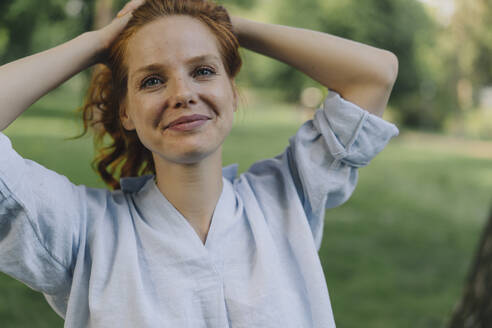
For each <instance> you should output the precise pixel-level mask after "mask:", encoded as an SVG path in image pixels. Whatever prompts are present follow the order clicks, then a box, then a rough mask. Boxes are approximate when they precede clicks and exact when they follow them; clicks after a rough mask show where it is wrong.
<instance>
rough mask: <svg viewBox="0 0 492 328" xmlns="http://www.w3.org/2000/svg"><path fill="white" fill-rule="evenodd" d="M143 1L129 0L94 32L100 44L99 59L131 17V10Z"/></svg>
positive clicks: (101, 59)
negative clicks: (109, 21)
mask: <svg viewBox="0 0 492 328" xmlns="http://www.w3.org/2000/svg"><path fill="white" fill-rule="evenodd" d="M144 2H145V0H131V1H129V2H128V3H127V4H126V5H125V6H124V7H123V8H122V9H121V10H120V12H119V13H118V15H117V16H116V17H115V18H114V19H113V20H112V21H111V23H109V24H108V25H106V26H105V27H103V28H101V29H99V30H97V31H95V32H94V34H95V35H96V36H97V37H98V38H99V40H100V44H101V56H99V57H100V58H99V61H104V60H105V54H106V53H107V52H108V50H109V49H110V47H111V45H112V44H113V42H114V41H115V40H116V38H117V37H118V35H120V33H121V32H122V31H123V29H124V28H125V26H126V24H127V23H128V21H129V20H130V19H131V18H132V12H133V11H134V10H135V9H137V8H138V7H140V6H141V5H142V4H144Z"/></svg>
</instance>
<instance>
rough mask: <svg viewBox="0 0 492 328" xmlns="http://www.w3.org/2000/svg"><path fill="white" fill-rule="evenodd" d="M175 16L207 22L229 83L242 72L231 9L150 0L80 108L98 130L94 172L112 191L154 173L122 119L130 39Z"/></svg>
mask: <svg viewBox="0 0 492 328" xmlns="http://www.w3.org/2000/svg"><path fill="white" fill-rule="evenodd" d="M171 15H188V16H191V17H193V18H196V19H199V20H200V21H202V22H203V23H205V24H206V25H207V26H208V27H209V28H210V30H211V31H212V32H213V33H214V35H215V36H216V38H217V40H218V42H219V51H220V54H221V57H222V61H223V64H224V67H225V69H226V71H227V74H228V75H229V77H230V78H234V77H235V76H236V75H237V73H238V72H239V70H240V68H241V57H240V56H239V51H238V48H239V42H238V40H237V38H236V36H235V35H234V33H233V28H232V23H231V20H230V17H229V14H228V13H227V11H226V9H225V8H224V7H222V6H220V5H217V4H215V3H213V2H211V1H207V0H146V2H145V3H144V4H143V5H141V6H140V7H138V8H137V9H136V10H135V11H134V12H133V17H132V18H131V19H130V21H129V22H128V24H127V26H126V27H125V29H124V30H123V32H122V33H121V34H120V36H119V37H118V39H117V40H116V41H115V42H114V43H113V44H112V46H111V48H110V49H109V56H108V59H107V62H106V64H104V65H103V64H100V65H98V66H97V67H96V69H95V70H94V73H93V76H92V80H91V82H90V85H89V89H88V91H87V96H86V99H85V101H84V104H83V106H82V108H81V111H82V117H83V122H84V132H83V134H85V133H87V131H88V129H89V128H93V130H94V143H95V148H96V156H95V158H94V160H93V167H94V169H95V170H96V171H97V173H98V174H99V175H100V176H101V178H102V179H103V181H104V182H105V183H106V184H107V185H109V186H110V187H111V188H114V189H119V188H120V183H119V180H120V178H122V177H130V176H140V175H143V174H155V168H154V162H153V159H152V154H151V152H150V151H149V150H148V149H147V148H145V147H144V146H143V145H142V143H141V142H140V140H139V139H138V137H137V134H136V132H135V131H128V130H126V129H125V128H124V127H123V125H122V123H121V120H120V115H121V112H120V110H121V108H122V106H121V105H122V103H123V101H124V99H125V97H126V93H127V83H128V68H127V66H126V64H125V57H126V53H127V44H128V41H129V39H130V38H131V37H132V36H133V35H134V34H135V33H136V32H137V31H138V30H139V29H140V28H142V27H143V26H145V25H146V24H149V23H150V22H152V21H154V20H157V19H160V18H163V17H166V16H171Z"/></svg>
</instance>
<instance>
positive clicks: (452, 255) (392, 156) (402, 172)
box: [0, 104, 492, 328]
mask: <svg viewBox="0 0 492 328" xmlns="http://www.w3.org/2000/svg"><path fill="white" fill-rule="evenodd" d="M40 112H42V115H36V114H35V113H36V112H35V109H32V110H30V112H29V114H28V115H26V116H25V117H22V118H20V119H19V120H18V121H16V122H15V123H14V124H13V125H12V126H11V127H10V128H9V129H8V130H7V135H9V136H10V137H11V140H12V143H13V145H14V147H15V149H16V150H17V151H18V152H19V153H20V154H22V155H23V156H24V157H26V158H30V159H33V160H35V161H37V162H39V163H41V164H43V165H45V166H47V167H49V168H50V169H53V170H55V171H57V172H59V173H60V174H64V175H66V176H68V177H69V178H70V179H71V180H72V181H73V182H74V183H77V184H79V183H82V184H86V185H89V186H93V187H102V186H103V185H102V183H101V181H100V180H99V179H98V177H97V176H96V175H95V173H94V172H93V171H92V170H91V169H90V159H91V158H92V154H93V151H92V141H91V139H90V138H87V137H85V138H82V139H77V140H64V138H67V137H71V136H74V135H76V134H78V133H79V132H80V131H81V130H80V124H78V123H76V122H75V121H74V120H73V118H72V115H70V114H67V113H64V114H62V115H59V114H58V113H59V112H60V111H58V112H57V111H56V110H55V111H49V110H46V111H40ZM301 124H302V122H300V121H299V120H298V115H297V112H296V110H295V108H294V107H292V106H287V105H279V104H268V106H265V107H264V109H259V108H256V106H253V107H251V108H248V109H245V108H243V109H241V110H240V112H239V114H238V119H237V122H236V124H235V127H234V128H233V131H232V133H231V135H230V136H229V138H228V139H227V141H226V143H225V144H224V165H228V164H231V163H239V165H240V167H239V171H240V172H242V171H244V170H246V169H247V168H248V167H249V166H250V165H251V164H252V163H254V162H255V161H257V160H260V159H263V158H268V157H273V156H275V155H277V154H279V153H280V152H282V151H283V150H284V149H285V147H286V146H287V144H288V138H289V137H290V136H291V135H293V134H294V133H295V131H296V130H297V129H298V128H299V126H300V125H301ZM415 136H418V138H415ZM442 140H443V137H441V136H439V135H432V134H419V133H402V135H401V136H399V137H398V138H395V139H394V140H392V141H391V143H390V144H389V145H388V147H387V148H385V150H384V151H383V152H382V153H381V154H380V155H378V156H377V157H376V158H375V159H374V160H373V161H372V163H371V164H370V165H369V166H368V167H366V168H363V169H361V170H360V179H359V185H358V187H357V189H356V191H355V192H354V194H353V196H352V198H351V199H350V200H349V201H348V202H347V203H346V204H344V205H342V206H340V207H338V208H336V209H330V210H328V211H327V214H326V219H325V229H324V239H323V244H322V247H321V250H320V253H319V254H320V259H321V263H322V265H323V269H324V272H325V275H326V280H327V283H328V288H329V291H330V296H331V300H332V305H333V311H334V315H335V320H336V322H337V325H338V326H339V327H347V328H350V327H353V328H356V327H357V328H358V327H365V328H376V327H377V328H386V327H388V328H390V327H391V328H393V327H399V328H404V327H412V328H414V327H429V328H430V327H432V328H435V327H441V326H443V325H444V324H445V322H446V320H447V318H448V317H449V315H450V312H451V311H452V309H453V307H454V305H455V303H456V301H457V300H458V298H459V296H460V293H461V290H462V286H463V280H464V279H465V276H466V273H467V270H468V267H469V264H470V262H471V260H472V256H473V253H474V249H475V247H476V244H477V242H478V239H479V236H480V232H481V228H482V226H483V224H484V221H485V218H486V216H487V212H488V209H489V205H490V204H491V201H492V197H491V196H492V195H491V190H492V144H485V147H482V148H481V149H485V150H486V149H487V145H488V146H490V147H488V149H489V150H490V156H488V155H487V154H486V151H485V152H484V151H482V152H477V153H472V154H470V152H467V151H465V150H466V149H467V148H466V147H468V146H470V145H472V144H474V143H473V142H472V141H470V142H467V141H462V142H461V143H459V145H460V147H449V146H447V147H443V146H442V142H441V141H442ZM446 140H447V139H446ZM446 145H449V143H446ZM481 145H482V146H483V145H484V144H483V143H482V144H481ZM484 153H485V154H484ZM62 325H63V323H62V320H61V319H59V318H58V317H57V315H56V314H54V312H53V311H52V310H51V309H50V308H49V307H48V305H47V304H46V302H45V301H44V299H43V297H42V295H41V294H39V293H36V292H34V291H32V290H30V289H29V288H27V287H25V286H23V285H22V284H20V283H18V282H16V281H15V280H13V279H11V278H9V277H7V276H5V275H1V274H0V326H1V327H3V328H10V327H15V328H21V327H26V328H27V327H29V328H33V327H62Z"/></svg>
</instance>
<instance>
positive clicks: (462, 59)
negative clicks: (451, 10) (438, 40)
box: [449, 0, 492, 110]
mask: <svg viewBox="0 0 492 328" xmlns="http://www.w3.org/2000/svg"><path fill="white" fill-rule="evenodd" d="M455 5H456V11H455V14H454V16H453V19H452V21H451V25H450V28H449V38H450V39H451V40H450V42H452V48H451V49H452V51H451V52H450V53H449V57H450V60H451V61H453V62H454V63H455V65H454V74H453V75H452V76H451V79H452V82H453V83H454V87H455V90H456V92H457V94H458V95H459V99H458V100H459V105H460V107H461V108H462V109H464V110H466V109H470V108H473V107H475V105H476V104H477V92H478V91H479V89H480V88H481V87H482V86H484V85H490V84H492V29H491V28H490V27H491V26H492V0H474V1H466V0H455Z"/></svg>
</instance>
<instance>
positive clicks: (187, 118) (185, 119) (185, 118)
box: [165, 114, 210, 129]
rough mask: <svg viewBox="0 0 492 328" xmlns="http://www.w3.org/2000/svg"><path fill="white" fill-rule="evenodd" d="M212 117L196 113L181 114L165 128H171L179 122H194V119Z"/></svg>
mask: <svg viewBox="0 0 492 328" xmlns="http://www.w3.org/2000/svg"><path fill="white" fill-rule="evenodd" d="M209 119H210V117H208V116H205V115H200V114H194V115H189V116H181V117H179V118H178V119H176V120H174V121H172V122H171V123H169V124H168V125H167V126H166V127H165V129H167V128H169V127H172V126H174V125H177V124H181V123H187V122H193V121H200V120H209Z"/></svg>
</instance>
